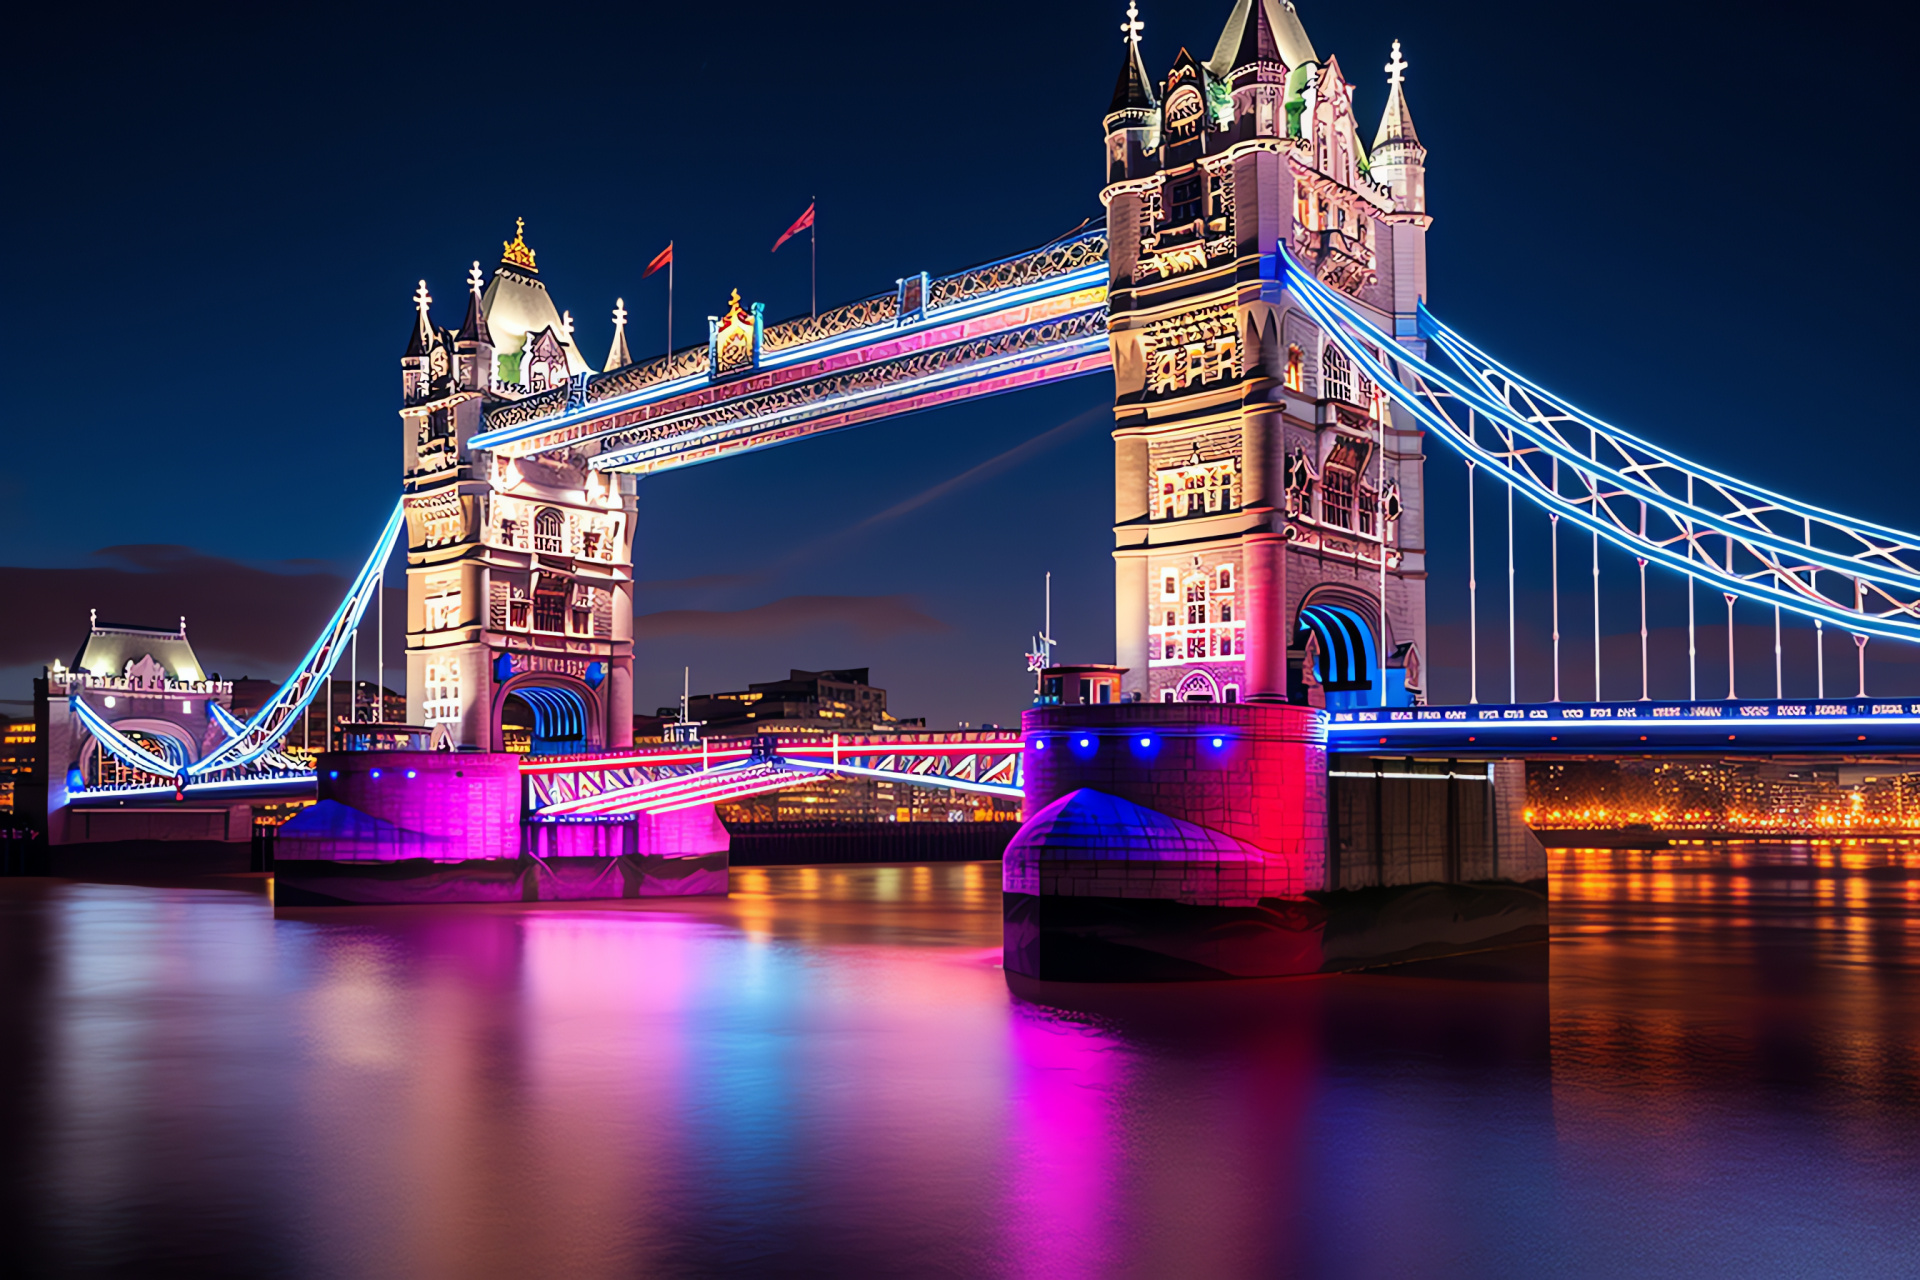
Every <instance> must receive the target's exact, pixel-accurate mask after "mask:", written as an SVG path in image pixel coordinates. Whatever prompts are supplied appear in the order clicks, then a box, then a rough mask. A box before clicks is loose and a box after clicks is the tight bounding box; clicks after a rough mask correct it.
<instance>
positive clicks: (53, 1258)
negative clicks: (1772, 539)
mask: <svg viewBox="0 0 1920 1280" xmlns="http://www.w3.org/2000/svg"><path fill="white" fill-rule="evenodd" d="M1552 870H1553V898H1554V922H1553V941H1552V943H1551V944H1550V945H1548V946H1540V947H1533V948H1528V949H1524V950H1521V951H1514V952H1506V953H1500V954H1496V955H1488V956H1482V957H1474V958H1469V959H1465V960H1460V961H1454V962H1448V963H1445V964H1438V965H1432V966H1427V967H1425V968H1424V969H1420V970H1414V969H1402V970H1394V971H1388V972H1384V973H1379V974H1367V975H1348V976H1341V977H1330V978H1311V979H1298V980H1274V981H1257V982H1246V983H1237V984H1202V985H1187V986H1167V987H1150V988H1120V987H1111V988H1108V987H1075V988H1056V989H1039V988H1034V987H1030V986H1026V985H1021V986H1019V987H1018V988H1017V989H1015V990H1010V989H1009V985H1008V982H1007V980H1006V977H1005V975H1004V974H1003V972H1002V971H1001V970H1000V969H999V968H998V967H997V965H998V959H999V954H998V941H999V915H998V912H999V889H998V881H999V867H998V864H997V863H985V864H982V863H965V864H939V865H909V866H851V867H850V866H839V867H822V868H811V867H793V868H741V869H736V870H735V871H734V873H733V889H734V892H733V895H732V896H731V897H730V898H729V899H727V900H724V901H722V900H709V901H695V900H683V901H672V902H668V901H657V902H652V903H643V904H633V903H625V904H607V905H586V904H547V905H532V906H525V907H504V906H502V907H494V906H480V907H473V906H469V907H434V908H400V907H387V908H369V909H357V908H355V909H334V910H306V911H302V912H297V913H294V912H283V913H281V914H280V915H279V916H278V917H276V915H275V913H274V910H273V907H272V905H271V901H270V899H269V897H268V892H269V886H268V885H267V884H266V883H265V882H263V881H261V880H258V879H248V878H234V879H231V880H225V881H220V880H211V881H205V882H199V883H197V884H191V885H174V886H148V887H142V886H131V885H108V884H83V883H71V882H64V881H52V880H5V881H0V1202H4V1204H5V1210H4V1211H5V1213H6V1214H7V1216H8V1218H9V1219H10V1220H11V1224H12V1225H10V1226H9V1227H8V1228H7V1229H6V1232H5V1234H4V1236H0V1239H4V1245H0V1259H11V1260H12V1261H11V1262H10V1263H8V1265H7V1267H6V1269H7V1271H8V1273H9V1274H11V1275H70V1274H122V1275H130V1276H132V1275H138V1276H148V1275H156V1274H166V1273H173V1274H192V1275H198V1276H221V1275H246V1276H302V1277H305V1276H313V1277H333V1276H348V1277H386V1276H394V1277H441V1276H446V1277H454V1276H458V1277H484V1276H513V1277H529V1276H594V1277H598V1276H631V1275H641V1274H647V1275H689V1274H692V1275H702V1274H715V1273H747V1274H756V1275H766V1274H842V1275H868V1276H878V1275H916V1276H920V1275H933V1276H941V1275H952V1276H1036V1277H1038V1276H1045V1277H1062V1276H1078V1275H1139V1276H1182V1277H1216V1276H1217V1277H1228V1276H1252V1275H1288V1274H1299V1275H1314V1276H1353V1277H1377V1276H1398V1275H1406V1276H1463V1277H1465V1276H1474V1277H1480V1276H1535V1275H1543V1274H1554V1275H1574V1276H1586V1275H1591V1276H1661V1275H1672V1276H1682V1275H1684V1276H1698V1275H1702V1274H1738V1275H1743V1276H1759V1275H1807V1276H1814V1275H1817V1276H1831V1275H1863V1276H1868V1275H1871V1276H1887V1275H1896V1274H1909V1275H1911V1274H1915V1273H1916V1271H1920V1087H1917V1086H1920V982H1916V977H1917V976H1920V975H1917V973H1916V961H1917V960H1920V847H1915V846H1911V845H1873V846H1838V845H1823V846H1813V847H1808V846H1798V847H1786V846H1783V847H1777V848H1757V847H1742V846H1736V847H1735V848H1734V849H1732V850H1727V849H1708V848H1693V849H1683V850H1676V851H1672V852H1666V851H1663V852H1660V853H1647V852H1633V851H1607V852H1600V851H1591V852H1578V851H1568V852H1557V853H1555V854H1554V855H1553V868H1552Z"/></svg>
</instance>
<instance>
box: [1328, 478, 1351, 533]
mask: <svg viewBox="0 0 1920 1280" xmlns="http://www.w3.org/2000/svg"><path fill="white" fill-rule="evenodd" d="M1353 490H1354V476H1353V472H1351V471H1349V470H1347V469H1346V468H1345V467H1334V466H1329V467H1328V468H1327V470H1326V474H1324V475H1322V476H1321V477H1320V519H1321V520H1323V521H1325V522H1326V523H1327V524H1330V525H1333V526H1335V527H1336V528H1340V529H1351V528H1353Z"/></svg>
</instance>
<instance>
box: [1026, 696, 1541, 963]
mask: <svg viewBox="0 0 1920 1280" xmlns="http://www.w3.org/2000/svg"><path fill="white" fill-rule="evenodd" d="M1023 729H1024V732H1025V734H1026V738H1027V752H1026V763H1025V782H1026V792H1027V803H1026V812H1025V821H1024V822H1023V823H1022V825H1021V829H1020V831H1019V833H1018V834H1017V835H1015V837H1014V838H1013V841H1012V842H1011V843H1010V844H1009V846H1008V848H1007V853H1006V858H1005V861H1004V862H1003V864H1002V865H1003V877H1004V882H1003V890H1004V894H1003V911H1004V942H1005V963H1006V967H1007V969H1008V971H1010V972H1012V973H1017V974H1023V975H1025V976H1027V977H1031V978H1040V979H1049V980H1058V981H1069V982H1114V981H1123V982H1124V981H1183V980H1195V979H1215V978H1240V977H1275V976H1285V975H1299V974H1308V973H1324V972H1335V971H1339V970H1345V969H1356V968H1366V967H1370V966H1374V965H1381V964H1391V963H1396V962H1400V961H1405V960H1414V959H1425V958H1429V957H1435V956H1442V955H1455V954H1461V953H1464V952H1469V951H1477V950H1485V949H1488V948H1491V947H1498V946H1506V945H1513V944H1517V943H1522V942H1530V941H1538V940H1543V939H1544V938H1545V936H1546V897H1545V893H1544V888H1545V885H1544V875H1545V861H1544V853H1543V852H1540V847H1539V843H1538V841H1535V840H1532V837H1531V833H1525V837H1524V839H1521V838H1520V836H1518V835H1516V834H1515V833H1514V832H1513V831H1512V830H1511V827H1512V825H1513V823H1517V822H1518V815H1519V809H1518V805H1519V802H1520V797H1503V796H1500V795H1496V790H1495V784H1496V782H1497V781H1499V777H1498V773H1499V771H1498V770H1495V769H1490V768H1489V767H1488V766H1486V765H1484V764H1481V765H1475V766H1456V767H1455V768H1453V769H1448V770H1446V771H1445V774H1446V776H1438V775H1435V776H1433V777H1431V778H1430V777H1428V776H1426V775H1420V776H1418V777H1413V776H1402V775H1410V774H1411V769H1410V768H1407V767H1399V766H1398V763H1397V762H1395V767H1388V765H1387V764H1382V765H1381V767H1378V768H1374V769H1372V770H1371V772H1369V773H1368V774H1367V776H1366V778H1365V779H1364V783H1365V787H1363V786H1362V785H1361V784H1362V780H1361V779H1353V778H1349V777H1347V776H1346V775H1347V774H1349V773H1358V772H1360V769H1359V768H1358V767H1357V766H1353V767H1344V766H1348V765H1351V763H1352V762H1350V761H1347V760H1346V759H1345V758H1344V757H1343V758H1342V759H1341V762H1340V763H1341V764H1342V766H1343V767H1337V768H1335V769H1333V770H1331V771H1330V770H1329V768H1328V757H1327V753H1326V749H1325V746H1324V740H1325V738H1324V720H1323V713H1321V712H1318V711H1316V710H1314V709H1312V708H1308V707H1300V706H1291V705H1258V704H1246V703H1240V704H1223V703H1157V704H1156V703H1142V704H1124V705H1119V706H1068V707H1041V708H1036V709H1034V710H1032V711H1029V712H1027V713H1026V716H1025V717H1024V721H1023ZM1422 767H1423V768H1424V767H1428V766H1426V765H1423V766H1422ZM1475 768H1477V769H1479V770H1480V773H1479V774H1478V776H1477V781H1475V780H1473V778H1472V776H1471V770H1472V769H1475ZM1456 772H1458V773H1461V774H1463V775H1468V776H1463V777H1462V778H1458V779H1456V778H1454V777H1453V776H1451V775H1452V774H1453V773H1456ZM1509 772H1517V771H1509ZM1330 775H1331V776H1330ZM1330 784H1331V785H1330ZM1366 787H1370V788H1371V790H1366V789H1365V788H1366ZM1476 787H1477V788H1478V790H1474V788H1476ZM1436 788H1437V789H1436ZM1463 788H1464V789H1466V791H1467V792H1468V793H1469V796H1468V798H1465V799H1463V798H1461V791H1462V789H1463ZM1521 794H1522V796H1523V793H1521ZM1330 797H1331V800H1332V805H1331V807H1330V803H1329V801H1330ZM1503 800H1505V801H1506V803H1504V804H1503ZM1449 804H1451V805H1452V806H1453V807H1451V808H1449V807H1447V806H1448V805H1449ZM1436 805H1438V806H1440V807H1439V808H1438V809H1436V808H1435V806H1436ZM1364 806H1371V809H1370V812H1371V813H1372V814H1374V815H1376V816H1377V818H1385V819H1390V820H1376V821H1374V822H1373V823H1372V824H1371V825H1366V824H1362V823H1361V822H1360V821H1359V820H1358V818H1357V817H1356V814H1357V812H1358V810H1359V808H1360V807H1364ZM1508 810H1511V813H1510V814H1509V813H1508V812H1507V811H1508ZM1503 815H1505V817H1510V818H1511V819H1512V821H1511V822H1507V821H1505V820H1504V818H1503ZM1520 831H1521V832H1523V833H1524V831H1525V829H1524V826H1522V827H1520ZM1503 832H1504V833H1505V836H1506V841H1507V843H1508V845H1510V846H1517V847H1510V848H1508V849H1507V854H1508V856H1507V859H1506V863H1505V865H1504V866H1502V865H1501V863H1500V861H1499V859H1498V857H1497V856H1495V857H1493V858H1491V859H1490V858H1489V856H1488V854H1489V852H1490V851H1491V852H1494V853H1495V854H1496V855H1497V851H1498V850H1499V849H1500V847H1501V843H1500V842H1501V836H1502V833H1503ZM1529 845H1530V849H1529V847H1528V846H1529ZM1430 846H1432V847H1437V849H1438V851H1439V852H1438V857H1437V858H1434V857H1429V856H1427V854H1428V852H1429V848H1430ZM1416 853H1418V854H1419V855H1420V856H1415V854H1416ZM1536 853H1537V854H1538V856H1537V857H1536V856H1535V855H1536Z"/></svg>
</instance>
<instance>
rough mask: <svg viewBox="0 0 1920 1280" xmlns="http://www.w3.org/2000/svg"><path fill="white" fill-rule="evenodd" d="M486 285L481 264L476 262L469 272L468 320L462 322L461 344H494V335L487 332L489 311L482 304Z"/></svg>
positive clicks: (459, 339) (459, 338)
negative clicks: (481, 299)
mask: <svg viewBox="0 0 1920 1280" xmlns="http://www.w3.org/2000/svg"><path fill="white" fill-rule="evenodd" d="M485 284H486V278H485V277H484V276H482V275H481V273H480V264H479V263H478V262H475V263H474V264H473V266H472V267H471V268H469V269H468V271H467V318H466V319H465V320H462V321H461V322H460V333H459V337H458V341H460V342H484V343H487V344H489V345H491V344H492V343H493V335H492V334H491V333H489V332H487V310H486V308H485V307H484V306H482V305H481V304H480V290H481V288H482V287H483V286H484V285H485Z"/></svg>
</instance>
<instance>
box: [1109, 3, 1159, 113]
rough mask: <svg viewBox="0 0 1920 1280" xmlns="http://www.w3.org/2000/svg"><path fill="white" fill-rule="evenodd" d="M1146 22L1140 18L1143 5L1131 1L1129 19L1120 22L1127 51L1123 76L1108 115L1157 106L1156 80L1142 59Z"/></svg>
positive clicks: (1122, 69) (1123, 63)
mask: <svg viewBox="0 0 1920 1280" xmlns="http://www.w3.org/2000/svg"><path fill="white" fill-rule="evenodd" d="M1146 25H1147V24H1146V23H1144V22H1142V21H1140V9H1139V6H1138V5H1137V4H1128V5H1127V20H1126V21H1125V22H1123V23H1121V24H1120V30H1121V32H1122V34H1123V35H1124V36H1125V41H1126V46H1127V52H1126V54H1125V55H1124V56H1123V57H1122V59H1121V62H1120V78H1119V80H1117V81H1116V82H1115V83H1114V86H1113V102H1112V103H1111V104H1109V105H1108V107H1107V114H1108V115H1113V114H1114V113H1115V112H1117V111H1151V110H1153V108H1154V107H1155V105H1157V104H1156V103H1155V102H1154V100H1153V80H1152V78H1151V77H1149V76H1148V75H1147V68H1146V64H1145V63H1143V62H1142V61H1141V60H1140V32H1141V31H1142V30H1143V29H1144V28H1145V27H1146Z"/></svg>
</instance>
